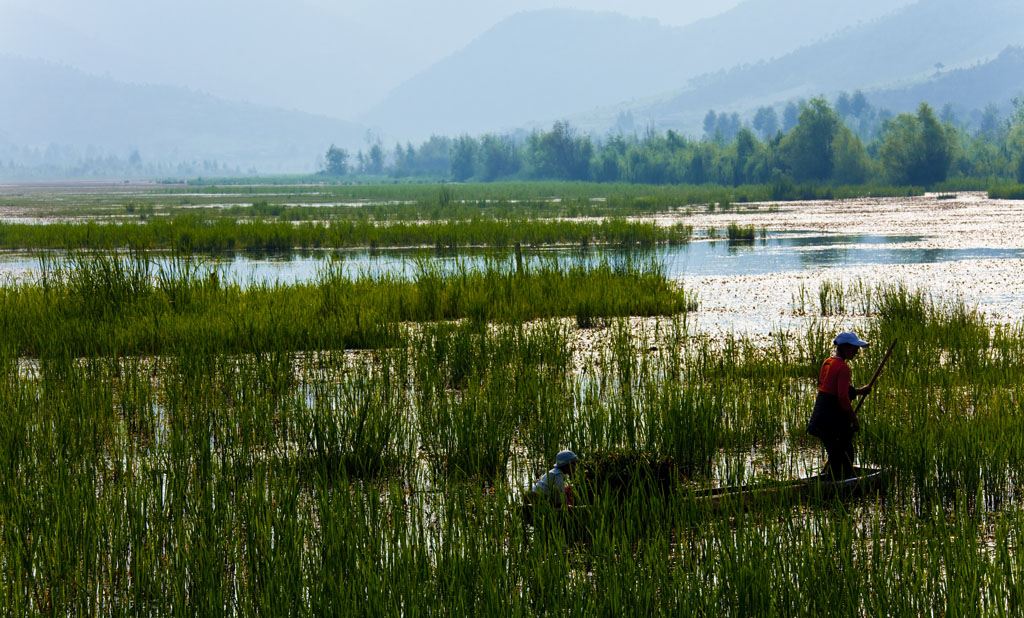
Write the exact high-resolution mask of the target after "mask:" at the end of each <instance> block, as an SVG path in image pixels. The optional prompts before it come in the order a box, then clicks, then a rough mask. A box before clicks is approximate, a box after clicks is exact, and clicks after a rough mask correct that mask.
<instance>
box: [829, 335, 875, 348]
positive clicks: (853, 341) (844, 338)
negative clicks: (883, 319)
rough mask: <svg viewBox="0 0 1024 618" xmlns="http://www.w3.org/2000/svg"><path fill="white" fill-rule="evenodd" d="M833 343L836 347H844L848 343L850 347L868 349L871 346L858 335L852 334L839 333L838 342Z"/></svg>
mask: <svg viewBox="0 0 1024 618" xmlns="http://www.w3.org/2000/svg"><path fill="white" fill-rule="evenodd" d="M832 343H834V344H836V345H842V344H844V343H848V344H850V345H855V346H857V347H858V348H866V347H868V346H869V345H871V344H870V343H868V342H867V341H862V340H861V338H860V337H858V336H857V333H851V332H846V333H839V334H838V335H837V336H836V340H835V341H833V342H832Z"/></svg>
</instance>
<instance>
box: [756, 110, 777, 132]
mask: <svg viewBox="0 0 1024 618" xmlns="http://www.w3.org/2000/svg"><path fill="white" fill-rule="evenodd" d="M754 130H755V131H757V132H758V133H760V134H761V139H768V138H770V137H771V136H773V135H775V134H776V133H778V132H779V117H778V115H776V113H775V108H773V107H768V106H765V107H759V108H757V112H755V113H754Z"/></svg>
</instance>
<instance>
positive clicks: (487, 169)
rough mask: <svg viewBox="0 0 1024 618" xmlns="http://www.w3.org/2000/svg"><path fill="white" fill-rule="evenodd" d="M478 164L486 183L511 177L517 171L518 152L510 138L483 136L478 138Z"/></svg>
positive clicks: (518, 163) (518, 164)
mask: <svg viewBox="0 0 1024 618" xmlns="http://www.w3.org/2000/svg"><path fill="white" fill-rule="evenodd" d="M480 163H481V165H482V167H483V171H482V174H481V176H482V178H483V179H484V180H486V181H491V180H495V179H497V178H502V177H505V176H511V175H513V174H515V173H516V172H518V171H519V166H520V162H519V152H518V149H517V148H516V145H515V143H514V142H513V141H512V140H511V139H510V138H508V137H504V136H497V135H485V136H483V137H482V138H480Z"/></svg>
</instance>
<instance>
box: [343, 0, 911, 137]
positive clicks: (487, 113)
mask: <svg viewBox="0 0 1024 618" xmlns="http://www.w3.org/2000/svg"><path fill="white" fill-rule="evenodd" d="M908 1H909V0H903V1H900V0H895V1H894V0H861V1H860V2H856V3H851V2H847V1H844V0H747V1H746V2H743V3H741V4H739V5H737V6H736V7H734V8H732V9H730V10H729V11H726V12H725V13H723V14H721V15H718V16H715V17H712V18H709V19H705V20H702V21H699V22H696V23H694V24H691V25H689V26H685V27H666V26H662V25H660V24H659V23H658V22H657V21H654V20H638V19H631V18H627V17H624V16H622V15H618V14H613V13H593V12H584V11H574V10H544V11H534V12H527V13H520V14H518V15H515V16H513V17H510V18H508V19H506V20H504V21H502V22H501V23H499V24H497V25H496V26H494V27H493V28H492V29H491V30H489V31H488V32H486V33H485V34H484V35H482V36H481V37H480V38H479V39H477V40H476V41H474V42H473V43H471V44H470V45H469V46H467V47H465V48H464V49H462V50H461V51H459V52H458V53H456V54H453V55H452V56H450V57H448V58H446V59H445V60H443V61H441V62H439V63H437V64H435V65H434V66H433V67H431V68H430V69H428V70H426V71H424V72H422V73H420V74H419V75H417V76H416V77H414V78H412V79H410V80H408V81H406V82H405V83H403V84H402V85H401V86H399V87H398V88H396V89H395V90H393V91H392V92H391V93H390V95H389V96H388V97H387V98H386V99H385V100H384V101H382V102H381V103H380V104H379V105H377V106H376V107H374V108H373V109H372V110H371V111H370V112H369V113H367V114H366V115H364V116H362V117H361V118H360V120H361V121H362V122H364V123H365V124H369V125H371V126H374V127H377V128H379V129H380V130H381V131H382V132H384V133H385V134H388V135H390V136H394V137H398V138H401V139H421V138H423V137H426V136H428V135H430V134H431V133H444V134H458V133H479V132H484V131H494V130H499V129H503V128H510V127H517V126H522V125H524V124H527V123H529V122H531V121H547V120H548V119H550V118H557V117H559V116H561V115H564V114H571V113H575V112H579V111H581V110H585V109H593V108H595V107H601V106H605V105H609V104H612V103H617V102H619V101H623V100H627V99H630V98H636V97H646V96H650V95H653V94H656V93H659V92H665V91H667V90H671V89H673V88H679V87H682V86H684V85H685V84H686V83H687V81H688V80H689V79H690V78H692V77H694V76H696V75H699V74H701V73H705V72H708V71H713V70H717V69H721V68H724V67H731V66H735V65H737V64H742V63H750V62H757V61H761V60H765V59H768V58H771V57H773V56H778V55H781V54H785V53H788V52H790V51H792V50H794V49H796V48H797V47H799V46H800V45H806V44H809V43H812V42H814V41H818V40H821V39H823V38H825V37H827V36H828V35H831V34H834V33H835V32H837V31H839V30H841V29H843V28H846V27H848V26H850V25H851V24H855V23H858V22H859V21H862V20H865V19H872V18H875V17H877V16H879V15H882V14H885V13H887V12H890V11H892V10H893V9H895V8H897V7H899V6H902V5H905V4H907V2H908Z"/></svg>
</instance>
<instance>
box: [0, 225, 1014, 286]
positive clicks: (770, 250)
mask: <svg viewBox="0 0 1024 618" xmlns="http://www.w3.org/2000/svg"><path fill="white" fill-rule="evenodd" d="M920 240H923V237H920V236H898V235H881V234H879V235H823V234H806V233H793V232H789V233H787V232H776V233H770V234H769V235H768V236H767V238H763V239H762V238H758V239H756V240H754V241H753V242H729V241H727V240H724V239H723V240H705V239H700V240H695V241H693V242H691V243H688V244H685V245H680V246H674V247H661V248H657V249H650V250H640V251H638V250H632V251H625V250H622V249H615V248H595V249H590V250H587V251H581V250H580V249H578V248H557V249H540V250H528V249H524V251H523V257H524V261H525V263H526V264H527V265H528V266H529V265H537V264H542V263H545V262H548V261H552V260H557V261H558V262H560V263H562V264H579V263H585V264H596V263H600V262H601V261H607V262H609V263H611V264H613V265H615V264H621V263H624V262H627V261H629V260H633V261H637V262H649V261H651V260H654V261H656V262H657V263H659V264H661V265H662V266H663V267H664V268H665V272H666V275H667V276H669V277H671V278H678V277H681V276H683V275H701V276H730V275H761V274H771V273H780V272H788V271H800V270H806V269H813V270H820V269H828V268H843V267H849V266H865V265H871V264H928V263H937V262H955V261H961V260H976V259H1013V258H1024V250H1020V249H987V248H973V249H934V248H929V249H923V248H913V247H907V246H906V245H907V244H913V243H916V242H918V241H920ZM328 257H333V258H334V264H335V266H336V267H340V268H341V269H342V270H343V271H344V272H345V273H347V274H349V275H358V274H370V275H381V274H390V275H394V276H398V277H412V276H415V274H416V273H417V272H419V271H420V270H421V269H422V268H423V267H424V265H427V264H429V265H431V266H436V267H439V268H441V269H442V270H451V269H456V268H467V269H476V268H482V267H485V266H486V265H487V264H488V263H495V262H497V263H500V264H503V265H511V264H513V263H514V259H515V258H514V256H513V255H512V254H511V253H510V252H508V253H505V254H497V255H496V254H495V253H493V252H491V251H489V250H484V249H463V250H460V251H459V252H458V253H438V252H437V251H435V250H409V249H403V250H380V251H375V252H370V251H367V250H344V251H314V252H293V253H284V254H236V255H234V256H230V257H210V258H203V259H204V261H205V262H206V265H207V267H209V268H217V269H218V270H220V271H221V273H222V276H223V277H224V278H225V279H228V280H233V281H238V282H240V283H243V284H246V283H254V282H265V283H273V282H275V281H277V282H281V283H292V282H296V281H309V280H313V279H316V278H317V276H318V274H319V273H321V272H322V271H323V269H324V268H325V267H326V266H327V264H328V261H327V258H328ZM161 261H162V258H158V259H157V260H156V262H157V263H158V264H159V263H160V262H161ZM339 265H340V266H339ZM39 270H40V264H39V259H38V257H37V256H35V255H33V254H31V253H25V252H13V253H6V254H0V277H3V276H7V277H18V278H32V277H34V276H35V275H36V274H38V272H39Z"/></svg>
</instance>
